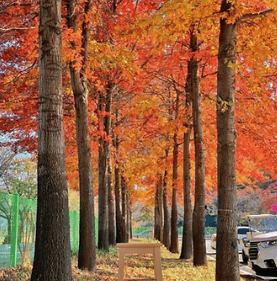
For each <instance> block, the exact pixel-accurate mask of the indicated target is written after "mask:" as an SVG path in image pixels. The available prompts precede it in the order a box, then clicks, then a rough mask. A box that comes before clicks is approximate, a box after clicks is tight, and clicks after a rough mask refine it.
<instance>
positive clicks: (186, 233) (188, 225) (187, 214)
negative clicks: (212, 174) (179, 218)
mask: <svg viewBox="0 0 277 281" xmlns="http://www.w3.org/2000/svg"><path fill="white" fill-rule="evenodd" d="M191 43H192V42H191ZM195 43H197V42H195ZM190 68H191V66H190V64H189V63H188V73H187V81H186V103H185V108H186V110H187V119H188V121H187V122H186V123H185V124H184V125H185V126H186V129H187V131H186V132H185V133H184V145H183V189H184V194H183V196H184V220H183V233H182V235H183V236H182V249H181V255H180V259H190V258H191V257H192V254H193V253H192V251H193V240H192V235H193V233H192V204H191V175H190V169H191V161H190V134H191V116H190V109H191V92H192V89H191V87H192V86H193V84H192V82H193V80H192V75H191V74H192V73H191V71H190Z"/></svg>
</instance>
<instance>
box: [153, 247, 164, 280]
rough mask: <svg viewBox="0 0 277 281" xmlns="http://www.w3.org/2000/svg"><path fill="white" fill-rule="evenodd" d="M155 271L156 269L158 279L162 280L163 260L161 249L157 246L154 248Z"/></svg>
mask: <svg viewBox="0 0 277 281" xmlns="http://www.w3.org/2000/svg"><path fill="white" fill-rule="evenodd" d="M153 258H154V271H155V278H156V280H157V281H162V280H163V276H162V262H161V251H160V248H158V247H156V248H155V249H154V255H153Z"/></svg>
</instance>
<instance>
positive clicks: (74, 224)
mask: <svg viewBox="0 0 277 281" xmlns="http://www.w3.org/2000/svg"><path fill="white" fill-rule="evenodd" d="M36 207H37V203H36V201H35V200H30V199H26V198H22V197H20V196H19V195H18V194H8V193H3V192H0V268H4V267H15V266H17V265H18V264H20V263H22V262H25V261H32V260H33V257H34V249H35V230H36ZM69 217H70V235H71V240H70V243H71V250H72V251H76V250H78V245H79V212H78V211H69ZM96 222H97V221H96ZM95 226H96V236H97V224H96V225H95ZM96 238H97V237H96Z"/></svg>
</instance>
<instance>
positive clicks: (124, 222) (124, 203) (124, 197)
mask: <svg viewBox="0 0 277 281" xmlns="http://www.w3.org/2000/svg"><path fill="white" fill-rule="evenodd" d="M127 202H128V201H127V188H126V182H125V179H124V177H123V176H122V175H121V207H122V227H123V242H125V243H127V242H128V230H127V228H128V226H127V215H128V205H127Z"/></svg>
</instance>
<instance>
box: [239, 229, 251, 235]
mask: <svg viewBox="0 0 277 281" xmlns="http://www.w3.org/2000/svg"><path fill="white" fill-rule="evenodd" d="M247 232H249V228H239V229H238V234H246V233H247Z"/></svg>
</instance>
